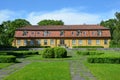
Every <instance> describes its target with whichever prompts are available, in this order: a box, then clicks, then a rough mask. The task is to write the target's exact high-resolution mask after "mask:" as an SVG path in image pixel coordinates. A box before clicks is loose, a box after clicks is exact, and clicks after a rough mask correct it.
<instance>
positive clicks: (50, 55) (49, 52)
mask: <svg viewBox="0 0 120 80" xmlns="http://www.w3.org/2000/svg"><path fill="white" fill-rule="evenodd" d="M42 56H43V58H54V49H53V48H46V49H44V50H43V54H42Z"/></svg>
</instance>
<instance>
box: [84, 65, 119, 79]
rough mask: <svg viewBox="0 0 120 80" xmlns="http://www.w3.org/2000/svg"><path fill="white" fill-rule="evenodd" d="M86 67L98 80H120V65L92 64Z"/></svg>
mask: <svg viewBox="0 0 120 80" xmlns="http://www.w3.org/2000/svg"><path fill="white" fill-rule="evenodd" d="M86 66H87V67H88V68H89V69H90V71H91V73H92V74H93V75H94V76H96V77H97V78H98V80H120V76H119V75H120V64H98V63H97V64H90V63H87V64H86Z"/></svg>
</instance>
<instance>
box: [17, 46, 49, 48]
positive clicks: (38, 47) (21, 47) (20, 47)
mask: <svg viewBox="0 0 120 80" xmlns="http://www.w3.org/2000/svg"><path fill="white" fill-rule="evenodd" d="M19 48H50V46H20V47H19Z"/></svg>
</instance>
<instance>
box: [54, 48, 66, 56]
mask: <svg viewBox="0 0 120 80" xmlns="http://www.w3.org/2000/svg"><path fill="white" fill-rule="evenodd" d="M54 53H55V58H65V57H67V50H66V49H65V48H62V47H55V48H54Z"/></svg>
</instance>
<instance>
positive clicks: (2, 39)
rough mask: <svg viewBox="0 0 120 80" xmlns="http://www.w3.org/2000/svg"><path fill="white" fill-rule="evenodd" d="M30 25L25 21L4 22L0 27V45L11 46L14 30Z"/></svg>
mask: <svg viewBox="0 0 120 80" xmlns="http://www.w3.org/2000/svg"><path fill="white" fill-rule="evenodd" d="M26 25H31V24H30V23H29V22H28V21H26V20H25V19H15V20H14V21H4V22H3V23H2V24H1V25H0V45H11V44H12V41H13V39H14V33H15V30H16V28H19V27H23V26H26Z"/></svg>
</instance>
